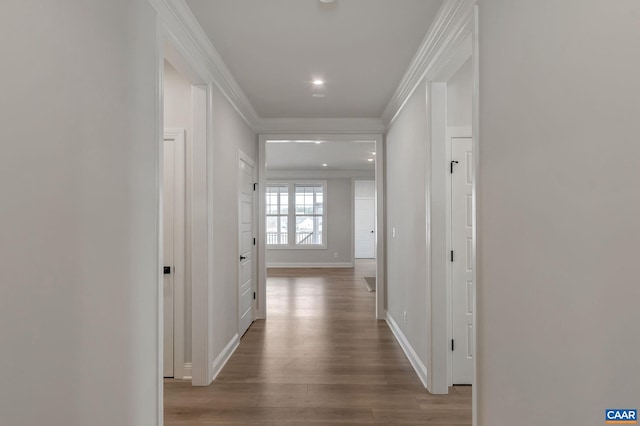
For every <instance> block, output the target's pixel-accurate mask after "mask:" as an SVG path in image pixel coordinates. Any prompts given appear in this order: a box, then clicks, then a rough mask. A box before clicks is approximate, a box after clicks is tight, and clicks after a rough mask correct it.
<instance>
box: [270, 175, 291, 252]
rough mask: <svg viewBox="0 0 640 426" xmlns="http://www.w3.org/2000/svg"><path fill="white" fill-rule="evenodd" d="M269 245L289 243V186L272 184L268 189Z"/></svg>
mask: <svg viewBox="0 0 640 426" xmlns="http://www.w3.org/2000/svg"><path fill="white" fill-rule="evenodd" d="M266 215H267V218H266V222H267V223H266V228H267V235H266V241H267V245H268V246H280V245H287V244H289V238H288V237H289V186H288V185H270V186H267V191H266Z"/></svg>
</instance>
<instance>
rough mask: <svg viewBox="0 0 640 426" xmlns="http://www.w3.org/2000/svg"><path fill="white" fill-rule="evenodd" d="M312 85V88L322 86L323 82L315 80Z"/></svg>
mask: <svg viewBox="0 0 640 426" xmlns="http://www.w3.org/2000/svg"><path fill="white" fill-rule="evenodd" d="M313 84H314V86H322V85H324V80H322V79H319V78H316V79H315V80H313Z"/></svg>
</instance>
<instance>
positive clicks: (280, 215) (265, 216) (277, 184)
mask: <svg viewBox="0 0 640 426" xmlns="http://www.w3.org/2000/svg"><path fill="white" fill-rule="evenodd" d="M269 187H278V188H283V187H286V188H287V201H288V203H289V204H288V207H287V214H286V215H284V214H277V215H272V214H268V213H267V211H266V209H267V202H266V194H268V193H269ZM278 207H280V205H279V204H278ZM290 210H291V185H289V184H288V183H287V182H269V183H267V187H266V188H265V214H264V219H265V234H264V237H265V246H266V247H267V248H288V247H289V244H269V243H268V238H266V236H267V228H266V223H267V218H269V217H286V218H287V243H288V242H289V241H290V239H289V234H290V231H291V228H290V222H289V221H290V220H291V217H290V216H291V211H290ZM279 222H280V221H278V223H279ZM278 235H280V233H278Z"/></svg>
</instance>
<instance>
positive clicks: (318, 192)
mask: <svg viewBox="0 0 640 426" xmlns="http://www.w3.org/2000/svg"><path fill="white" fill-rule="evenodd" d="M296 136H298V135H296ZM260 148H261V158H262V159H263V161H261V162H260V165H259V166H260V168H261V171H260V173H259V175H260V177H261V179H260V185H259V186H260V188H261V191H260V194H259V199H260V219H261V220H260V224H261V226H262V228H261V231H260V232H261V235H263V236H264V238H262V241H261V245H260V247H259V252H260V253H262V256H260V260H261V262H260V265H259V271H260V274H259V276H260V279H259V291H258V293H259V303H258V304H259V306H260V308H259V312H260V317H261V318H264V317H266V302H267V300H266V277H267V268H358V267H360V266H363V267H364V268H366V269H367V271H366V275H367V276H368V277H369V278H372V279H373V280H372V283H373V286H372V288H371V290H375V291H376V293H377V294H375V311H376V314H375V315H376V316H377V317H379V316H378V314H379V315H384V314H383V312H384V296H385V292H384V280H383V279H382V278H381V277H383V274H382V271H383V263H382V262H376V259H379V258H380V256H379V254H378V253H382V242H381V241H380V239H379V238H378V235H379V233H378V232H377V230H378V229H379V228H380V227H381V224H382V223H383V222H382V220H383V209H382V191H381V184H382V176H383V170H382V167H381V166H382V161H381V160H380V158H381V153H382V150H383V146H382V138H381V136H380V135H363V136H356V137H354V136H353V135H344V136H342V137H340V136H338V135H314V137H313V138H310V137H309V136H308V135H307V136H299V137H294V136H292V135H286V136H284V135H283V136H275V135H274V136H267V135H262V136H261V137H260ZM357 182H368V185H369V193H368V194H367V195H368V198H369V201H370V203H369V204H370V205H369V207H370V213H371V218H370V219H371V220H370V223H367V224H366V227H367V229H368V235H367V237H368V238H369V239H370V242H371V246H370V247H369V252H368V253H367V256H368V257H367V258H366V260H365V259H364V258H363V260H360V259H358V258H357V256H356V244H355V238H356V232H357V231H356V217H355V215H356V211H355V210H356V205H355V204H356V201H355V191H356V183H357ZM359 186H360V184H358V187H359ZM372 231H373V232H372ZM358 255H360V253H358ZM360 263H366V265H364V264H363V265H360ZM365 284H366V282H365V281H363V282H362V285H361V288H362V290H363V291H367V289H366V286H365Z"/></svg>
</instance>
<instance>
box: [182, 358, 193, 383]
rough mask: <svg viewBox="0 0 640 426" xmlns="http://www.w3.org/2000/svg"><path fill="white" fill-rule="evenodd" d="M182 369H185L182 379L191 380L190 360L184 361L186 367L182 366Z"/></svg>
mask: <svg viewBox="0 0 640 426" xmlns="http://www.w3.org/2000/svg"><path fill="white" fill-rule="evenodd" d="M182 371H184V375H183V376H182V380H191V363H190V362H185V363H184V367H182Z"/></svg>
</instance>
